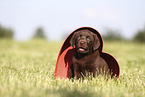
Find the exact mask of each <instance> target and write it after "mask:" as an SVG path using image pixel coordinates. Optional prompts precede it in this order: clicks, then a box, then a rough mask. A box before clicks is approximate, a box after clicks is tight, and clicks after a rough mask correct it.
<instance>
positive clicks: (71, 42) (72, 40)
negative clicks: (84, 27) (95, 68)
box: [70, 33, 76, 48]
mask: <svg viewBox="0 0 145 97" xmlns="http://www.w3.org/2000/svg"><path fill="white" fill-rule="evenodd" d="M75 36H76V35H75V33H74V34H73V36H72V37H71V39H70V45H71V46H72V47H73V48H74V45H75V42H76V37H75Z"/></svg>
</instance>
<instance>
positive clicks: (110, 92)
mask: <svg viewBox="0 0 145 97" xmlns="http://www.w3.org/2000/svg"><path fill="white" fill-rule="evenodd" d="M61 45H62V42H47V41H44V40H30V41H25V42H17V41H10V40H5V39H1V40H0V97H145V69H144V68H145V44H136V43H131V42H128V43H127V42H105V43H104V51H105V52H108V53H110V54H112V55H113V56H114V57H115V58H116V59H117V60H118V62H119V64H120V69H121V72H120V77H119V78H118V79H117V80H114V79H108V80H106V79H104V77H102V76H99V77H97V78H93V79H89V78H86V79H85V80H84V81H79V80H74V81H70V80H68V79H64V80H60V79H54V70H55V64H56V60H57V55H58V52H59V50H60V47H61Z"/></svg>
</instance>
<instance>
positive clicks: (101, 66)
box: [69, 29, 109, 79]
mask: <svg viewBox="0 0 145 97" xmlns="http://www.w3.org/2000/svg"><path fill="white" fill-rule="evenodd" d="M70 44H71V46H72V47H74V48H75V53H74V56H73V58H72V63H73V64H72V65H71V70H70V74H69V77H70V78H72V77H75V78H77V79H79V78H84V77H86V76H88V74H91V75H93V77H95V76H96V75H98V74H100V73H103V74H106V73H107V72H108V71H109V70H108V69H109V68H108V65H107V63H106V62H105V60H104V59H103V58H101V57H100V53H99V50H98V49H99V46H100V41H99V38H98V36H97V35H96V34H94V33H93V32H91V31H89V30H87V29H84V30H79V31H77V32H75V33H74V35H73V36H72V38H71V40H70Z"/></svg>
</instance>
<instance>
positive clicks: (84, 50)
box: [78, 47, 88, 53]
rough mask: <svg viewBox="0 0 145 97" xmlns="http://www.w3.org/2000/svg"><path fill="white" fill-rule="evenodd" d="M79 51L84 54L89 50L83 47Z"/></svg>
mask: <svg viewBox="0 0 145 97" xmlns="http://www.w3.org/2000/svg"><path fill="white" fill-rule="evenodd" d="M78 51H79V52H82V53H83V52H84V53H85V52H87V51H88V50H87V49H85V48H83V47H79V48H78Z"/></svg>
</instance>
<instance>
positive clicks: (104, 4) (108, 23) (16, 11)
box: [0, 0, 145, 43]
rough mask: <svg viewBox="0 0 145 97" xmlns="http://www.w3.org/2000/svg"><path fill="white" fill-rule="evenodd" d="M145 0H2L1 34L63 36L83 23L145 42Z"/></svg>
mask: <svg viewBox="0 0 145 97" xmlns="http://www.w3.org/2000/svg"><path fill="white" fill-rule="evenodd" d="M144 4H145V0H89V1H88V0H71V1H68V0H0V38H9V39H14V40H17V41H25V40H29V39H33V38H43V39H47V40H56V41H59V40H63V39H65V38H66V37H67V35H69V34H70V33H71V32H72V31H74V30H75V29H77V28H79V27H83V26H89V27H93V28H95V29H96V30H98V31H99V32H100V33H101V35H102V36H103V38H104V39H106V40H129V41H138V42H143V43H145V6H144Z"/></svg>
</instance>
